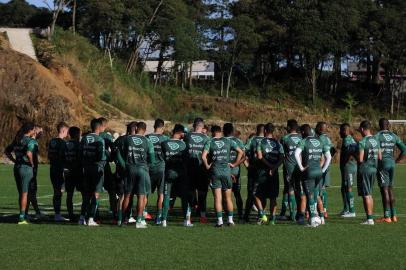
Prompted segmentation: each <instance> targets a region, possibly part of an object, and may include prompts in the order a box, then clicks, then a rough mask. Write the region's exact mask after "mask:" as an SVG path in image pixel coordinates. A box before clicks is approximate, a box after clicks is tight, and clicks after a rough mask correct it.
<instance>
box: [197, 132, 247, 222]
mask: <svg viewBox="0 0 406 270" xmlns="http://www.w3.org/2000/svg"><path fill="white" fill-rule="evenodd" d="M211 132H212V136H213V138H212V139H210V140H209V141H208V142H207V143H206V145H205V146H204V150H203V154H202V160H203V163H204V165H205V167H206V169H207V170H208V171H209V174H210V187H211V189H212V190H213V195H214V208H215V211H216V217H217V223H216V227H223V198H224V201H225V202H226V207H227V215H228V221H227V225H229V226H233V225H234V221H233V202H232V198H231V188H232V181H231V168H235V167H236V166H238V165H239V164H240V161H241V158H242V156H243V154H244V153H243V151H242V150H241V148H240V147H238V145H237V144H236V143H235V142H233V141H231V140H229V139H227V138H224V137H222V133H221V127H219V126H213V127H212V128H211ZM232 149H234V150H235V151H237V159H236V161H235V163H232V164H231V163H230V152H231V150H232ZM209 160H210V162H209Z"/></svg>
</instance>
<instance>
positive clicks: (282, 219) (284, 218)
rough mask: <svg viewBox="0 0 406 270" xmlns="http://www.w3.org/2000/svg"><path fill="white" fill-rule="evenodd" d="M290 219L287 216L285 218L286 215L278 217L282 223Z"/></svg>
mask: <svg viewBox="0 0 406 270" xmlns="http://www.w3.org/2000/svg"><path fill="white" fill-rule="evenodd" d="M288 219H289V218H288V217H287V216H285V215H283V216H278V220H281V221H286V220H288Z"/></svg>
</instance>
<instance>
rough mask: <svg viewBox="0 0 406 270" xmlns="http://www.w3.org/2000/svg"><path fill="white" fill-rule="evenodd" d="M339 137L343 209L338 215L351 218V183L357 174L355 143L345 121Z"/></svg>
mask: <svg viewBox="0 0 406 270" xmlns="http://www.w3.org/2000/svg"><path fill="white" fill-rule="evenodd" d="M340 137H341V139H342V140H343V142H342V145H341V154H340V172H341V196H342V198H343V203H344V209H343V211H342V212H341V214H340V215H341V216H342V217H345V218H351V217H355V208H354V193H353V192H352V185H353V184H354V179H355V178H356V175H357V156H356V155H357V152H358V151H357V143H356V142H355V140H354V138H353V137H352V136H351V128H350V125H349V124H347V123H344V124H342V125H341V126H340Z"/></svg>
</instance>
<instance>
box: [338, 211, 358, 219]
mask: <svg viewBox="0 0 406 270" xmlns="http://www.w3.org/2000/svg"><path fill="white" fill-rule="evenodd" d="M356 216H357V215H356V214H355V213H350V212H347V213H345V214H343V215H341V217H343V218H354V217H356Z"/></svg>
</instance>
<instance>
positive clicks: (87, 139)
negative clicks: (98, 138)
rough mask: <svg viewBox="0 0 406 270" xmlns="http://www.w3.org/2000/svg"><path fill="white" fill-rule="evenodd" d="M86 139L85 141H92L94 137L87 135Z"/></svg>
mask: <svg viewBox="0 0 406 270" xmlns="http://www.w3.org/2000/svg"><path fill="white" fill-rule="evenodd" d="M86 141H87V143H94V137H92V136H88V137H86Z"/></svg>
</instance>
